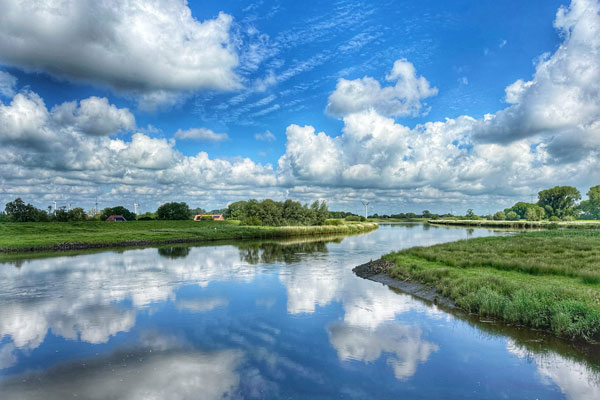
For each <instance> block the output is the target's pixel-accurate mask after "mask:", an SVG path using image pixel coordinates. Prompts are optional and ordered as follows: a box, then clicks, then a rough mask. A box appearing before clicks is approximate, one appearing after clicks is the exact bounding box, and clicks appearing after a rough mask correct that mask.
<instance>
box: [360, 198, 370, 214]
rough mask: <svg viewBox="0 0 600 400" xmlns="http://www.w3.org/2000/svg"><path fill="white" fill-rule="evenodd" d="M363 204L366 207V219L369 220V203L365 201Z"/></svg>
mask: <svg viewBox="0 0 600 400" xmlns="http://www.w3.org/2000/svg"><path fill="white" fill-rule="evenodd" d="M361 203H362V204H363V206H365V218H369V202H368V201H364V200H363V201H361Z"/></svg>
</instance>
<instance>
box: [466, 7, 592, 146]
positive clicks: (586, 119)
mask: <svg viewBox="0 0 600 400" xmlns="http://www.w3.org/2000/svg"><path fill="white" fill-rule="evenodd" d="M599 13H600V4H599V3H598V2H597V1H596V0H573V1H572V2H571V5H570V7H569V8H565V7H561V8H560V9H559V10H558V12H557V14H556V19H555V21H554V26H555V27H556V28H557V29H558V31H559V33H560V34H561V36H563V38H564V40H563V42H562V44H561V45H560V47H559V48H558V49H557V50H556V52H555V53H554V54H552V55H549V56H546V57H544V58H542V59H541V60H540V61H539V62H538V64H537V65H536V71H535V74H534V76H533V78H532V79H531V80H530V81H523V80H517V81H516V82H514V83H513V84H511V85H509V86H508V87H507V88H506V101H507V102H508V103H512V105H511V106H510V107H508V108H506V109H505V110H502V111H499V112H497V113H496V114H492V115H489V116H488V117H486V118H484V119H483V120H482V121H480V122H478V124H477V127H476V130H475V134H474V136H475V137H476V138H477V139H478V140H481V141H487V142H496V143H498V142H500V143H508V142H513V141H516V140H519V139H523V138H528V137H533V136H543V137H542V140H544V139H546V141H547V142H548V146H549V147H548V149H549V150H550V151H551V153H552V152H555V151H557V150H560V149H561V147H563V146H564V145H565V143H564V142H563V141H561V144H560V146H554V145H553V144H552V140H550V139H551V137H552V136H554V137H557V138H561V139H563V140H564V141H566V142H568V143H569V144H576V147H577V148H578V149H579V150H582V152H581V153H580V155H583V153H584V152H585V150H590V149H591V148H597V147H598V145H600V125H598V121H600V15H599ZM559 141H560V140H559ZM554 155H555V156H559V157H561V155H560V154H554Z"/></svg>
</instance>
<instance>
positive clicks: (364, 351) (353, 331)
mask: <svg viewBox="0 0 600 400" xmlns="http://www.w3.org/2000/svg"><path fill="white" fill-rule="evenodd" d="M328 331H329V338H330V341H331V344H332V345H333V347H335V349H336V350H337V352H338V356H339V357H340V359H341V360H358V361H363V362H365V363H368V362H373V361H375V360H377V359H379V357H381V355H382V353H389V354H391V355H389V356H386V363H387V364H388V365H390V366H391V367H392V368H393V370H394V375H395V376H396V378H398V379H405V378H408V377H411V376H413V375H414V373H415V372H416V370H417V364H418V363H419V362H425V361H427V359H428V358H429V355H430V354H431V353H432V352H434V351H437V350H438V349H439V348H438V346H437V345H435V344H433V343H429V342H426V341H424V340H423V339H422V338H421V331H420V330H419V329H418V328H416V327H413V326H404V325H397V324H390V323H387V324H383V325H381V326H379V327H378V328H376V329H374V330H371V329H365V328H357V327H353V326H349V325H344V324H335V325H333V326H331V327H329V328H328Z"/></svg>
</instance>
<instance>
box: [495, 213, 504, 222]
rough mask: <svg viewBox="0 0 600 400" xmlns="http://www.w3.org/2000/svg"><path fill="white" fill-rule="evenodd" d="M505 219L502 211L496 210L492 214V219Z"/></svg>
mask: <svg viewBox="0 0 600 400" xmlns="http://www.w3.org/2000/svg"><path fill="white" fill-rule="evenodd" d="M505 220H506V214H504V211H498V212H497V213H496V214H494V221H505Z"/></svg>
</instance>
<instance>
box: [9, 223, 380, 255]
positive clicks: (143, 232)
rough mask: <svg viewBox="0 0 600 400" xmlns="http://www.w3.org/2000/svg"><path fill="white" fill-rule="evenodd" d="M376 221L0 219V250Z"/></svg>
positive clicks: (295, 230)
mask: <svg viewBox="0 0 600 400" xmlns="http://www.w3.org/2000/svg"><path fill="white" fill-rule="evenodd" d="M376 228H377V225H376V224H372V223H371V224H344V225H323V226H292V227H286V226H284V227H271V226H240V225H239V224H236V223H229V222H216V221H198V222H196V221H131V222H97V221H86V222H64V223H59V222H51V223H43V222H32V223H0V251H7V250H33V249H44V248H52V247H53V246H56V245H59V244H61V243H88V244H104V245H110V244H120V245H121V244H127V243H128V242H136V241H137V242H140V241H147V242H148V243H149V244H158V243H161V242H167V241H174V240H184V241H205V240H226V239H252V238H256V239H263V238H275V237H288V236H303V235H322V234H335V233H341V234H345V233H348V234H350V233H360V232H366V231H369V230H373V229H376Z"/></svg>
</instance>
